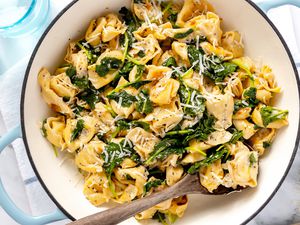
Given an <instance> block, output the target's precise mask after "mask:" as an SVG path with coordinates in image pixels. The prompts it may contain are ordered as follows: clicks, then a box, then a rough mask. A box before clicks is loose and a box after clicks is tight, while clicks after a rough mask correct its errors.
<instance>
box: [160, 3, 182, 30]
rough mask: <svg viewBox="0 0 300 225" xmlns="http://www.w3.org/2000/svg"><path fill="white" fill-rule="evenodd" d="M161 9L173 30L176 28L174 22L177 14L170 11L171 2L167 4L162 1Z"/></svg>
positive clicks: (172, 10)
mask: <svg viewBox="0 0 300 225" xmlns="http://www.w3.org/2000/svg"><path fill="white" fill-rule="evenodd" d="M161 8H162V12H163V15H166V17H167V19H168V20H169V21H170V23H171V24H172V26H173V28H177V26H176V21H177V16H178V12H177V11H175V10H174V9H172V2H169V3H167V2H163V1H162V2H161Z"/></svg>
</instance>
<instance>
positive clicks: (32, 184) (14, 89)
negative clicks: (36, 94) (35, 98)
mask: <svg viewBox="0 0 300 225" xmlns="http://www.w3.org/2000/svg"><path fill="white" fill-rule="evenodd" d="M58 2H60V4H59V6H58V7H56V9H57V11H58V10H59V9H61V8H62V6H63V5H64V4H67V3H68V2H69V0H65V1H57V0H52V3H53V5H55V4H57V3H58ZM57 11H56V12H57ZM299 15H300V9H296V8H293V7H291V6H284V7H281V8H278V9H274V10H271V11H270V12H269V17H270V18H271V19H272V20H273V22H274V23H275V25H276V26H277V27H278V29H279V30H280V31H281V33H282V34H283V36H284V38H285V40H286V41H287V43H288V45H289V47H290V49H291V51H292V53H293V55H294V57H295V60H296V61H297V62H298V63H299V62H300V57H299V56H300V51H299V49H300V48H299V44H300V29H298V30H297V31H296V29H295V28H296V27H297V26H298V27H299V25H300V16H299ZM296 22H298V24H296ZM297 32H298V33H297ZM297 40H298V42H297ZM28 60H29V56H26V57H25V58H23V59H22V60H21V61H20V62H19V63H17V64H16V65H15V66H14V67H12V68H11V69H10V70H8V71H7V72H6V73H5V74H3V75H2V76H1V77H0V90H1V96H0V116H1V117H2V118H0V119H2V120H3V123H4V125H5V127H6V130H9V129H10V128H13V127H15V126H16V125H18V124H19V118H20V115H19V105H20V96H21V86H22V81H23V77H24V72H25V69H26V66H27V63H28ZM13 148H14V150H15V154H16V158H17V161H18V166H19V169H20V173H21V176H22V179H23V181H24V185H25V189H26V192H27V195H28V201H29V204H30V208H31V211H32V214H33V215H41V214H44V213H47V212H50V211H52V210H54V209H55V205H54V204H53V202H52V201H51V200H50V198H49V197H48V196H47V194H46V193H45V191H44V190H43V189H42V187H41V185H40V184H39V182H38V181H37V178H36V176H35V174H34V172H33V170H32V168H31V166H30V163H29V161H28V158H27V156H26V152H25V149H24V145H23V142H22V140H17V141H16V142H14V143H13ZM63 223H64V222H61V223H59V224H63Z"/></svg>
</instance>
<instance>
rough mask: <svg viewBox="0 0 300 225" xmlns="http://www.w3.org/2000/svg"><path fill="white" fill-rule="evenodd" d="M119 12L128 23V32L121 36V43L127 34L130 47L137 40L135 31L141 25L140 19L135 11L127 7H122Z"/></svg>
mask: <svg viewBox="0 0 300 225" xmlns="http://www.w3.org/2000/svg"><path fill="white" fill-rule="evenodd" d="M119 13H120V14H121V17H122V19H123V21H124V22H125V24H126V25H127V30H126V34H125V35H122V36H121V43H122V42H123V41H122V39H123V40H124V39H125V36H127V38H128V47H130V46H131V45H132V43H133V42H134V40H135V38H134V36H133V31H135V30H137V29H138V28H139V27H140V21H139V20H138V19H137V18H136V16H135V15H134V13H132V12H131V11H130V10H129V9H127V8H126V7H122V8H121V10H120V11H119Z"/></svg>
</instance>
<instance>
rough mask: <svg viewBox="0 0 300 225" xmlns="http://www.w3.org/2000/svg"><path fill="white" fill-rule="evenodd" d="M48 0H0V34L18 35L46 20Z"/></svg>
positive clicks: (39, 25)
mask: <svg viewBox="0 0 300 225" xmlns="http://www.w3.org/2000/svg"><path fill="white" fill-rule="evenodd" d="M48 14H49V0H0V36H1V37H5V38H6V37H9V38H10V37H20V36H22V35H25V34H29V33H33V32H34V31H36V30H38V29H39V28H40V27H41V26H42V25H43V24H44V23H45V21H46V20H47V18H48Z"/></svg>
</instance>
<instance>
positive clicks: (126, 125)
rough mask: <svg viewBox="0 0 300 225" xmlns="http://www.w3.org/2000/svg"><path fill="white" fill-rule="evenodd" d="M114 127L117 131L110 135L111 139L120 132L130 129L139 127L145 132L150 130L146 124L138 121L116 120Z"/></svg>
mask: <svg viewBox="0 0 300 225" xmlns="http://www.w3.org/2000/svg"><path fill="white" fill-rule="evenodd" d="M116 126H117V129H116V130H115V131H114V132H113V133H112V135H111V136H112V138H115V137H116V136H117V135H118V134H119V132H120V131H122V130H129V129H131V128H132V127H141V128H143V129H144V130H146V131H149V129H150V125H149V124H148V123H146V122H143V121H138V120H134V121H126V120H118V121H117V122H116Z"/></svg>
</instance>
